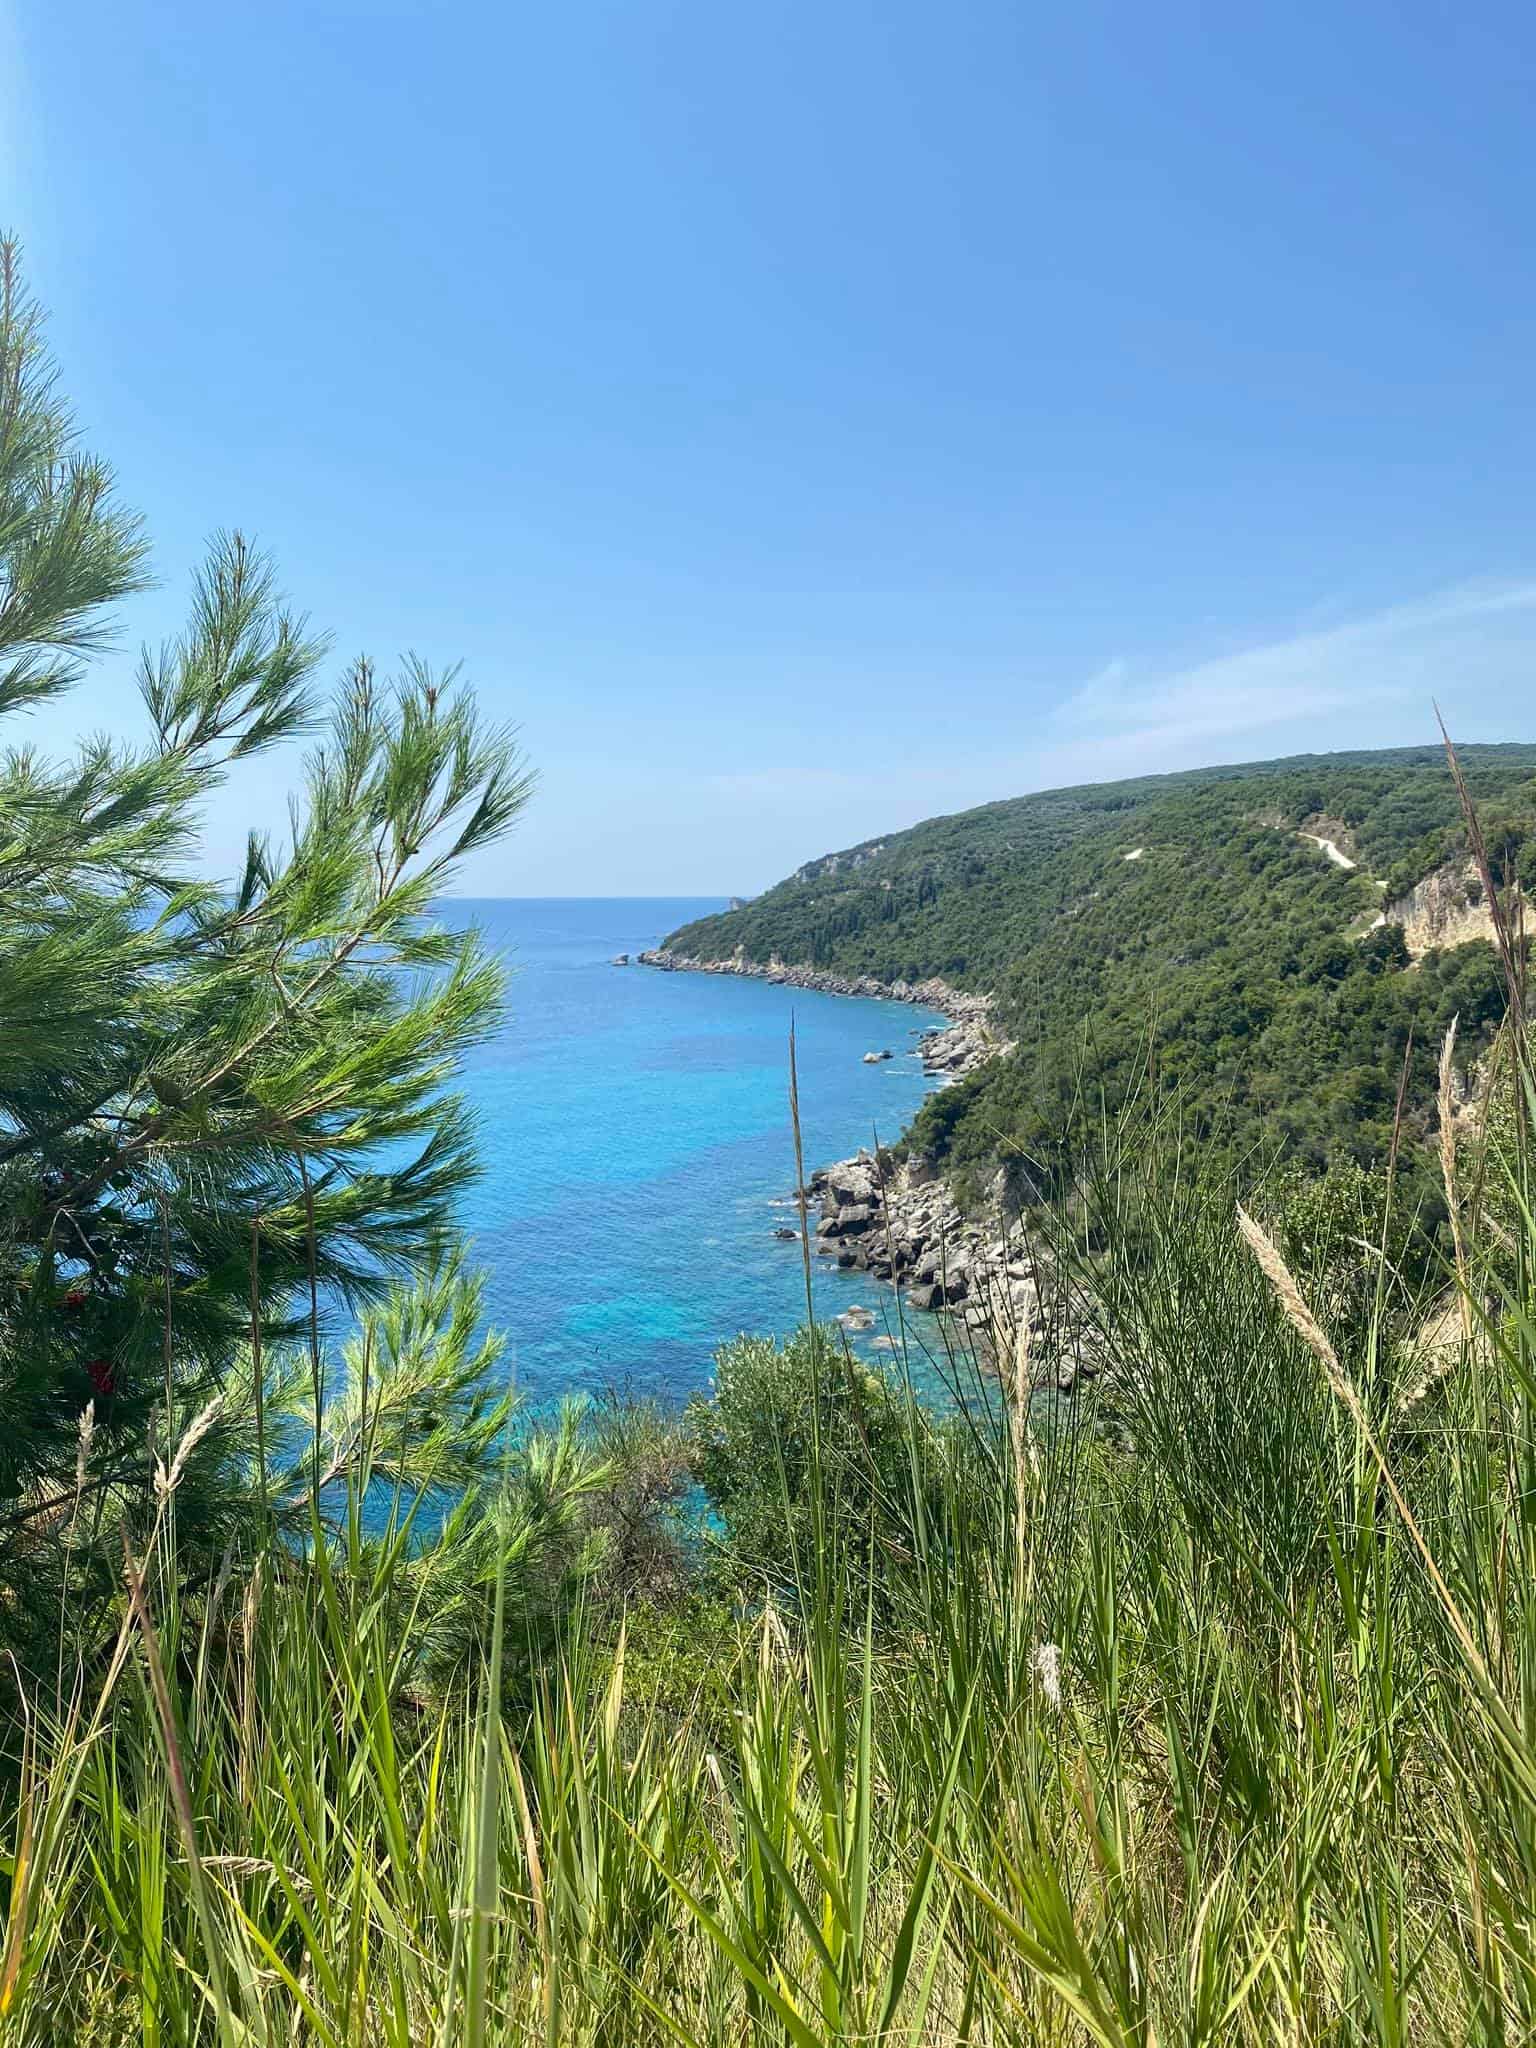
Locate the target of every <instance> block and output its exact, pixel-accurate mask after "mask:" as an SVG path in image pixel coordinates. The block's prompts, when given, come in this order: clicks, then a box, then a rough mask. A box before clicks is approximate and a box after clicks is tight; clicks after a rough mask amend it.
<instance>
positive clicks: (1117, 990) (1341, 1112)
mask: <svg viewBox="0 0 1536 2048" xmlns="http://www.w3.org/2000/svg"><path fill="white" fill-rule="evenodd" d="M1460 759H1461V763H1462V767H1463V769H1464V772H1465V774H1466V778H1467V782H1468V784H1469V786H1470V788H1471V791H1472V794H1473V796H1474V798H1475V799H1476V801H1477V803H1478V807H1479V811H1480V814H1481V816H1482V818H1483V821H1484V826H1485V831H1486V834H1487V837H1488V839H1489V841H1490V844H1491V846H1492V848H1493V851H1494V855H1495V864H1496V868H1497V871H1498V879H1499V880H1500V881H1504V880H1508V881H1515V880H1518V881H1520V882H1521V883H1522V885H1523V887H1524V889H1525V890H1526V892H1527V894H1528V893H1529V891H1530V890H1531V889H1532V887H1536V746H1530V745H1501V746H1469V747H1466V748H1463V749H1461V750H1460ZM1320 842H1328V843H1329V844H1330V845H1332V846H1333V847H1334V848H1336V849H1337V851H1338V852H1339V853H1340V854H1342V856H1343V858H1344V860H1346V861H1350V862H1353V863H1354V865H1353V866H1352V867H1347V866H1344V865H1341V864H1340V863H1339V861H1338V860H1336V859H1334V858H1333V857H1332V856H1331V854H1330V852H1329V851H1328V847H1327V846H1326V845H1324V844H1321V843H1320ZM1480 894H1481V892H1480V890H1479V888H1478V886H1477V884H1476V883H1475V881H1471V880H1470V879H1469V877H1468V874H1467V862H1466V856H1465V847H1464V838H1463V833H1462V828H1461V823H1460V812H1459V807H1458V802H1457V796H1456V791H1455V787H1454V785H1453V782H1452V779H1451V775H1450V771H1449V768H1448V765H1447V762H1446V758H1445V755H1444V753H1443V752H1442V751H1441V750H1440V749H1438V748H1427V747H1426V748H1413V749H1401V750H1395V751H1392V752H1377V753H1351V754H1327V755H1301V756H1297V757H1294V758H1291V759H1288V760H1282V761H1269V762H1259V763H1254V764H1250V765H1245V766H1240V767H1226V768H1213V769H1205V770H1196V771H1192V772H1188V773H1184V774H1180V775H1165V776H1149V777H1143V778H1141V779H1138V780H1135V781H1130V782H1114V783H1099V784H1089V785H1085V786H1083V787H1081V788H1076V789H1064V790H1048V791H1045V792H1042V793H1040V794H1038V795H1034V796H1025V797H1016V798H1013V799H1011V800H1009V801H1006V802H1002V803H993V804H987V805H984V806H982V807H981V808H980V809H978V810H974V811H965V812H961V813H958V814H956V815H955V816H952V817H945V818H933V819H930V820H928V821H927V822H926V823H923V824H920V825H916V826H913V827H912V828H911V829H910V830H907V831H903V832H896V833H892V834H891V835H889V836H888V837H886V838H884V839H876V840H869V841H866V842H865V843H864V844H863V845H861V846H856V847H852V848H849V849H848V850H847V851H845V852H841V853H835V854H828V855H826V856H824V857H822V858H821V859H818V860H813V861H811V862H809V863H808V864H807V865H806V866H805V867H803V868H801V869H799V870H798V871H797V872H796V873H795V874H794V875H792V876H790V877H789V879H788V880H786V881H784V882H781V883H779V884H778V885H777V886H776V887H775V888H773V889H770V890H769V891H768V892H767V893H766V894H765V895H763V896H761V897H758V898H757V899H755V900H754V901H753V902H751V903H748V904H746V905H745V906H744V907H743V908H741V909H739V910H734V911H729V912H726V913H724V914H722V915H720V916H717V917H710V918H704V919H700V920H699V921H698V922H696V923H694V924H690V925H687V926H685V927H683V928H682V929H681V930H680V931H678V932H675V933H673V934H672V936H671V937H670V938H669V940H668V941H667V943H668V945H669V947H671V948H673V949H675V950H677V951H679V952H683V953H688V954H692V955H696V956H698V957H700V958H710V959H719V958H726V957H728V956H730V955H732V954H735V953H737V952H740V953H741V954H743V955H744V957H745V958H747V959H749V960H758V961H764V962H766V961H768V960H770V959H773V958H777V959H780V960H782V961H784V962H786V963H788V964H791V965H799V966H814V967H822V968H830V969H834V970H838V971H841V972H846V973H860V974H873V975H878V976H880V977H882V978H884V979H888V980H896V979H908V980H912V979H917V978H920V977H922V976H925V975H931V974H938V975H942V976H944V977H945V978H946V979H947V980H949V981H951V982H954V983H956V984H957V985H959V986H961V987H965V988H971V989H976V990H983V991H987V992H990V993H992V994H993V995H994V996H995V997H996V1000H997V1006H998V1012H999V1015H1000V1020H1001V1022H1002V1023H1003V1025H1004V1026H1005V1027H1006V1029H1007V1030H1008V1031H1009V1033H1010V1035H1012V1036H1013V1037H1015V1038H1016V1039H1017V1041H1018V1047H1019V1049H1018V1052H1017V1053H1016V1054H1015V1055H1014V1056H1013V1057H1012V1058H1011V1059H1010V1060H1007V1061H1004V1062H995V1063H994V1064H993V1066H992V1067H991V1068H989V1069H986V1070H983V1072H981V1073H980V1074H978V1075H976V1076H973V1077H972V1078H971V1079H970V1080H968V1081H967V1082H965V1083H962V1084H961V1085H959V1086H957V1087H955V1088H952V1089H947V1090H945V1091H944V1092H943V1093H942V1094H941V1095H939V1096H937V1097H935V1098H934V1099H933V1100H932V1102H931V1103H930V1104H929V1105H928V1107H927V1108H926V1109H925V1111H924V1113H923V1117H922V1120H921V1124H920V1128H919V1135H920V1136H921V1137H922V1138H923V1139H924V1141H925V1142H927V1143H928V1144H930V1145H931V1146H932V1147H933V1149H935V1150H936V1151H937V1152H938V1153H939V1154H940V1155H941V1157H943V1158H945V1159H946V1161H947V1162H948V1163H949V1164H950V1165H951V1167H953V1168H957V1169H959V1170H961V1172H962V1174H963V1173H964V1172H966V1171H967V1170H979V1169H981V1168H983V1167H990V1165H991V1164H992V1162H995V1160H996V1158H997V1157H998V1154H999V1152H1000V1150H1001V1151H1002V1152H1004V1153H1005V1154H1010V1155H1013V1156H1016V1157H1019V1158H1021V1159H1027V1160H1028V1162H1029V1163H1030V1165H1031V1167H1032V1169H1033V1170H1034V1172H1035V1173H1036V1174H1037V1175H1044V1176H1045V1177H1047V1178H1049V1177H1050V1176H1051V1174H1052V1172H1053V1170H1054V1169H1056V1168H1059V1167H1060V1165H1061V1164H1062V1163H1063V1158H1064V1154H1063V1149H1062V1148H1063V1147H1066V1148H1068V1149H1070V1148H1071V1146H1072V1145H1073V1143H1074V1138H1073V1133H1072V1129H1071V1125H1072V1123H1073V1121H1074V1117H1075V1116H1076V1115H1078V1114H1080V1112H1078V1111H1076V1110H1075V1109H1074V1105H1075V1104H1076V1103H1077V1102H1078V1100H1079V1097H1080V1092H1081V1083H1082V1082H1083V1080H1084V1079H1085V1077H1090V1076H1091V1079H1092V1083H1093V1087H1092V1091H1091V1092H1092V1094H1093V1095H1094V1097H1095V1099H1099V1098H1100V1097H1101V1091H1102V1093H1103V1094H1107V1096H1108V1098H1109V1100H1110V1101H1111V1102H1113V1100H1114V1099H1115V1096H1116V1094H1117V1092H1122V1091H1123V1090H1125V1089H1128V1088H1129V1087H1131V1086H1133V1085H1135V1081H1136V1078H1137V1077H1138V1076H1139V1075H1140V1074H1141V1073H1142V1072H1143V1071H1144V1069H1145V1067H1146V1065H1147V1061H1148V1057H1149V1052H1150V1053H1153V1054H1155V1063H1156V1067H1157V1071H1158V1072H1159V1074H1160V1075H1161V1076H1162V1077H1163V1079H1164V1080H1165V1081H1170V1082H1174V1083H1178V1084H1180V1087H1181V1097H1182V1100H1183V1101H1184V1103H1185V1105H1186V1107H1187V1108H1188V1109H1189V1111H1190V1112H1191V1113H1193V1114H1194V1115H1195V1116H1196V1117H1197V1118H1198V1119H1199V1120H1200V1121H1201V1122H1202V1123H1204V1124H1205V1125H1206V1126H1207V1127H1208V1129H1209V1132H1210V1133H1211V1135H1212V1137H1213V1140H1214V1139H1218V1138H1219V1139H1220V1140H1221V1141H1222V1142H1225V1143H1230V1144H1234V1145H1239V1146H1244V1147H1246V1146H1248V1145H1250V1144H1251V1143H1252V1142H1253V1141H1254V1140H1255V1139H1259V1140H1263V1139H1266V1138H1268V1139H1273V1140H1275V1141H1276V1142H1283V1143H1284V1144H1286V1145H1287V1146H1288V1147H1290V1148H1291V1149H1292V1150H1293V1151H1295V1152H1298V1153H1299V1154H1300V1155H1301V1157H1302V1158H1303V1159H1304V1160H1306V1161H1309V1162H1310V1163H1312V1164H1322V1163H1324V1162H1325V1161H1327V1160H1328V1159H1330V1158H1337V1157H1339V1156H1341V1155H1348V1156H1352V1157H1354V1158H1356V1159H1359V1160H1360V1161H1362V1162H1366V1163H1368V1162H1373V1161H1375V1160H1378V1159H1379V1158H1380V1157H1381V1156H1382V1154H1383V1152H1384V1150H1385V1147H1386V1145H1387V1143H1388V1142H1389V1139H1390V1131H1391V1123H1392V1115H1393V1107H1394V1101H1395V1094H1396V1088H1397V1083H1398V1078H1399V1074H1400V1071H1401V1067H1402V1061H1403V1054H1404V1049H1405V1047H1406V1046H1407V1044H1408V1042H1409V1038H1410V1034H1411V1036H1412V1040H1413V1043H1414V1045H1415V1047H1416V1048H1417V1050H1416V1054H1415V1059H1414V1067H1413V1076H1412V1087H1411V1103H1410V1107H1411V1108H1412V1109H1413V1110H1414V1111H1415V1112H1417V1113H1422V1111H1423V1106H1424V1104H1425V1103H1426V1102H1427V1101H1428V1099H1429V1095H1430V1094H1431V1093H1432V1075H1433V1064H1434V1054H1435V1049H1436V1047H1437V1045H1438V1042H1439V1038H1440V1036H1441V1035H1442V1034H1443V1032H1444V1029H1445V1026H1446V1024H1447V1023H1448V1022H1449V1020H1450V1018H1451V1017H1452V1016H1453V1015H1456V1014H1459V1015H1460V1018H1461V1034H1462V1037H1461V1043H1462V1049H1463V1057H1464V1058H1465V1059H1466V1060H1468V1061H1470V1060H1472V1059H1474V1058H1475V1057H1476V1055H1477V1052H1478V1050H1479V1046H1480V1043H1481V1042H1486V1036H1487V1034H1488V1032H1489V1031H1490V1029H1491V1028H1492V1026H1493V1024H1494V1023H1495V1022H1496V1020H1497V1017H1498V1015H1499V1013H1500V993H1499V988H1500V985H1499V979H1498V975H1497V972H1496V967H1495V962H1494V958H1493V953H1492V949H1491V948H1490V947H1489V945H1488V944H1487V943H1486V941H1485V940H1484V939H1482V938H1478V937H1468V934H1469V933H1475V932H1476V931H1477V930H1478V927H1479V921H1480V914H1481V911H1482V906H1481V904H1480V901H1479V899H1480ZM1383 917H1385V919H1386V920H1387V921H1386V922H1385V923H1383V922H1381V920H1382V919H1383ZM1405 926H1406V930H1405Z"/></svg>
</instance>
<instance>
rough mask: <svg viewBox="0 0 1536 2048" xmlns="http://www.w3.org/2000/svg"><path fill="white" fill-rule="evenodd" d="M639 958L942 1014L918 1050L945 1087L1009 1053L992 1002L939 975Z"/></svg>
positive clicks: (681, 970) (735, 957) (668, 953)
mask: <svg viewBox="0 0 1536 2048" xmlns="http://www.w3.org/2000/svg"><path fill="white" fill-rule="evenodd" d="M635 958H636V960H637V961H638V962H639V964H640V965H641V966H642V967H655V968H659V969H660V970H661V972H662V973H664V974H735V975H741V976H742V977H744V978H745V979H747V980H750V981H773V982H780V983H782V984H784V985H785V986H786V987H789V988H807V989H815V990H817V991H818V992H819V993H821V994H822V995H829V996H865V997H869V998H874V999H876V1000H879V1001H883V1002H892V1003H912V1004H914V1005H916V1006H917V1007H918V1008H920V1009H925V1010H938V1011H940V1012H941V1013H942V1014H943V1015H944V1016H945V1017H947V1018H948V1019H949V1022H948V1023H947V1024H943V1025H939V1026H937V1027H935V1029H934V1030H932V1031H925V1032H924V1033H923V1035H922V1037H921V1038H920V1039H919V1040H918V1043H917V1049H918V1052H919V1054H920V1056H921V1058H922V1062H923V1067H924V1069H925V1071H926V1072H928V1073H929V1074H932V1075H934V1076H935V1077H936V1078H937V1079H938V1080H939V1081H940V1082H941V1083H942V1082H946V1081H958V1080H959V1079H960V1078H961V1077H962V1076H963V1075H965V1074H969V1073H970V1072H971V1071H972V1070H973V1068H976V1067H979V1066H980V1065H981V1064H982V1062H983V1061H984V1060H989V1059H993V1058H995V1057H996V1056H997V1055H998V1054H999V1053H1003V1052H1007V1051H1009V1050H1010V1046H1009V1043H1008V1041H1007V1040H1006V1039H1005V1038H1003V1037H1002V1036H1001V1034H1000V1033H999V1032H998V1030H997V1029H996V1026H995V1025H994V1023H993V1019H992V1004H991V1001H990V999H989V998H988V997H986V996H981V995H975V994H973V993H972V992H971V991H970V990H969V989H961V988H954V987H952V986H951V984H950V983H949V982H947V981H942V980H940V979H939V978H938V976H937V975H933V976H930V977H929V978H928V979H926V980H924V981H879V980H877V979H876V978H875V976H874V975H872V974H834V973H832V972H831V971H830V970H828V969H826V968H821V967H795V966H791V965H789V964H787V963H786V962H785V961H783V960H768V961H766V962H765V961H761V960H748V959H747V958H746V956H745V955H744V954H741V953H733V954H731V955H730V957H729V958H727V959H724V960H702V959H699V958H698V957H696V956H695V955H694V954H691V953H678V952H674V951H672V950H671V949H670V948H668V947H666V946H658V947H656V948H654V949H653V950H652V951H650V952H646V953H638V954H636V955H635Z"/></svg>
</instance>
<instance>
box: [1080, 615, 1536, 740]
mask: <svg viewBox="0 0 1536 2048" xmlns="http://www.w3.org/2000/svg"><path fill="white" fill-rule="evenodd" d="M1533 674H1536V582H1522V583H1503V584H1468V585H1463V586H1460V587H1459V588H1456V589H1453V590H1447V591H1442V592H1440V593H1438V594H1437V595H1435V596H1433V597H1428V598H1425V599H1423V600H1421V601H1418V602H1415V603H1412V604H1403V605H1396V606H1393V607H1391V608H1390V609H1388V610H1386V611H1379V612H1375V613H1373V614H1371V615H1369V616H1368V617H1365V618H1360V619H1354V620H1351V621H1349V622H1347V623H1345V624H1343V625H1337V626H1330V627H1328V628H1327V629H1326V630H1324V631H1314V632H1304V633H1297V634H1294V635H1292V636H1291V637H1289V638H1287V639H1284V640H1276V641H1271V642H1268V643H1267V644H1264V645H1260V646H1255V647H1249V648H1244V649H1241V650H1239V651H1238V652H1236V653H1232V654H1225V655H1221V656H1218V657H1217V658H1215V659H1213V660H1208V661H1202V662H1198V663H1196V664H1194V665H1193V666H1190V667H1187V668H1182V669H1176V670H1174V671H1172V672H1169V673H1165V674H1162V675H1152V674H1147V675H1143V674H1139V673H1138V672H1137V670H1136V668H1135V666H1134V665H1133V664H1132V663H1131V662H1129V661H1127V660H1126V659H1124V658H1123V657H1118V656H1117V657H1116V658H1115V659H1114V660H1112V661H1110V662H1108V663H1107V664H1106V665H1105V666H1104V667H1103V668H1102V669H1101V670H1100V671H1099V672H1098V674H1096V675H1095V676H1093V677H1092V678H1091V679H1090V680H1089V681H1088V682H1087V683H1085V684H1083V685H1082V687H1081V688H1080V689H1078V690H1076V691H1075V692H1074V693H1073V694H1072V695H1071V696H1070V697H1069V698H1068V699H1067V700H1066V702H1065V703H1064V704H1063V705H1062V706H1061V707H1060V709H1059V710H1058V712H1057V715H1056V719H1055V724H1056V727H1057V729H1058V730H1059V731H1060V732H1061V733H1062V734H1063V735H1067V734H1070V735H1073V736H1074V737H1076V736H1081V737H1082V738H1085V739H1086V738H1092V739H1094V740H1096V741H1098V742H1100V743H1105V744H1119V745H1124V744H1133V745H1134V744H1141V743H1146V744H1151V745H1156V746H1157V747H1159V748H1160V749H1161V748H1166V747H1168V746H1173V745H1179V744H1181V743H1185V742H1189V743H1193V742H1196V741H1203V740H1210V741H1215V740H1219V739H1222V738H1224V737H1227V736H1233V737H1235V736H1238V735H1241V734H1244V733H1255V732H1260V731H1263V730H1264V729H1266V728H1269V727H1276V726H1286V725H1292V724H1295V723H1297V722H1300V721H1306V720H1316V719H1326V718H1328V717H1331V716H1334V715H1337V714H1339V713H1342V712H1358V711H1360V710H1361V709H1362V708H1363V707H1367V706H1370V705H1378V706H1383V707H1384V706H1386V705H1389V704H1401V703H1408V702H1416V703H1418V704H1421V705H1422V706H1423V708H1424V710H1425V713H1426V715H1427V713H1428V709H1429V702H1430V699H1431V698H1432V697H1436V696H1438V697H1441V698H1444V697H1446V696H1447V695H1448V694H1450V693H1452V692H1454V691H1457V690H1460V689H1462V688H1468V687H1471V688H1476V689H1478V690H1479V691H1482V690H1485V689H1486V688H1487V687H1488V686H1489V685H1494V686H1498V685H1502V686H1503V687H1505V688H1508V689H1510V690H1515V689H1518V688H1521V687H1527V688H1528V687H1529V683H1530V679H1531V677H1532V676H1533Z"/></svg>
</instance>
